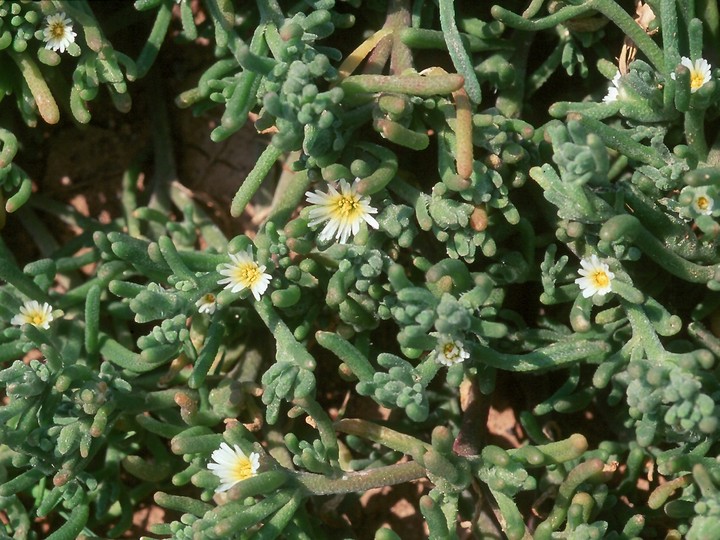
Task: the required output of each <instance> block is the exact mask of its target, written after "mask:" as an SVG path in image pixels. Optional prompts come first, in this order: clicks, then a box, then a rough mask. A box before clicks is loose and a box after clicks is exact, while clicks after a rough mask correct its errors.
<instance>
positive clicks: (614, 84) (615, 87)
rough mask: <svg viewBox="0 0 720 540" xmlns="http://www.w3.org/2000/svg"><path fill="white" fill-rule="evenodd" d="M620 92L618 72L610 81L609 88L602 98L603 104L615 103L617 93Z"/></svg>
mask: <svg viewBox="0 0 720 540" xmlns="http://www.w3.org/2000/svg"><path fill="white" fill-rule="evenodd" d="M619 91H620V72H619V71H618V72H617V73H616V74H615V76H614V77H613V78H612V80H611V81H610V88H608V92H607V95H606V96H605V97H604V98H603V101H604V102H605V103H612V102H613V101H617V98H618V92H619Z"/></svg>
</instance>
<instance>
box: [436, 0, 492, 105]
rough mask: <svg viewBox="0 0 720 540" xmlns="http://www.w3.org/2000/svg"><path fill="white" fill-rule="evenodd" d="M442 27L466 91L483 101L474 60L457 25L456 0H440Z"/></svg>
mask: <svg viewBox="0 0 720 540" xmlns="http://www.w3.org/2000/svg"><path fill="white" fill-rule="evenodd" d="M439 8H440V28H442V31H443V34H445V42H446V43H447V48H448V53H450V58H451V59H452V63H453V65H454V66H455V69H456V70H457V72H458V73H459V74H460V75H462V76H463V77H464V78H465V86H464V88H465V91H466V92H467V95H468V97H469V98H470V99H471V100H472V101H473V102H474V103H476V104H478V103H480V102H481V101H482V91H481V90H480V83H479V82H478V79H477V75H476V74H475V68H474V67H473V64H472V60H471V59H470V56H469V55H468V53H467V50H466V49H465V45H464V44H463V41H462V37H461V36H460V32H459V31H458V29H457V26H456V25H455V2H454V0H440V5H439Z"/></svg>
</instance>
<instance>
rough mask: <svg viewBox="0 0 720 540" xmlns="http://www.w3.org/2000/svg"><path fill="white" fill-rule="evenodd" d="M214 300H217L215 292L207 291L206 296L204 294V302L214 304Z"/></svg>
mask: <svg viewBox="0 0 720 540" xmlns="http://www.w3.org/2000/svg"><path fill="white" fill-rule="evenodd" d="M214 301H215V295H214V294H213V293H207V294H206V295H205V296H203V303H204V304H212V303H213V302H214Z"/></svg>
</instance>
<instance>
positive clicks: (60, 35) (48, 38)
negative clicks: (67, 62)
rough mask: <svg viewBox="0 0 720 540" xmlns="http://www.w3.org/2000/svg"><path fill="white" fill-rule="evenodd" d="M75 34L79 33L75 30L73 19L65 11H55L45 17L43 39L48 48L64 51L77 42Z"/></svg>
mask: <svg viewBox="0 0 720 540" xmlns="http://www.w3.org/2000/svg"><path fill="white" fill-rule="evenodd" d="M75 36H77V34H76V33H75V32H73V29H72V19H70V18H69V17H66V16H65V14H64V13H62V12H61V13H55V14H53V15H48V16H47V17H46V18H45V28H43V40H44V41H45V48H46V49H52V50H53V51H60V52H61V53H64V52H65V49H67V48H68V47H69V46H70V44H71V43H74V42H75Z"/></svg>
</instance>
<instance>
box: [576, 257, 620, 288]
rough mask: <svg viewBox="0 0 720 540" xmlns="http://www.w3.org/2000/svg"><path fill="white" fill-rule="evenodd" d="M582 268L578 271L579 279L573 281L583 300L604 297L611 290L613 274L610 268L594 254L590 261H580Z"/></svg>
mask: <svg viewBox="0 0 720 540" xmlns="http://www.w3.org/2000/svg"><path fill="white" fill-rule="evenodd" d="M580 266H582V268H581V269H580V270H578V274H580V276H581V277H579V278H577V279H576V280H575V283H577V284H578V285H579V286H580V291H581V292H582V295H583V296H584V297H585V298H590V297H591V296H593V295H595V294H599V295H600V296H604V295H606V294H607V293H609V292H610V291H611V290H612V280H613V279H614V278H615V274H613V273H612V272H611V271H610V267H609V266H608V265H607V264H605V263H604V262H601V261H600V259H598V256H597V255H595V254H594V253H593V254H592V255H591V256H590V259H582V260H581V261H580Z"/></svg>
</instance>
